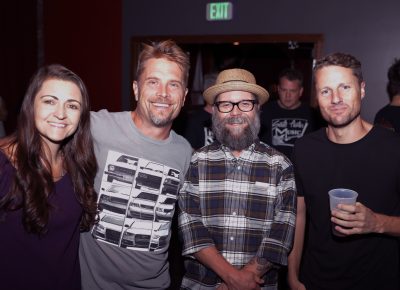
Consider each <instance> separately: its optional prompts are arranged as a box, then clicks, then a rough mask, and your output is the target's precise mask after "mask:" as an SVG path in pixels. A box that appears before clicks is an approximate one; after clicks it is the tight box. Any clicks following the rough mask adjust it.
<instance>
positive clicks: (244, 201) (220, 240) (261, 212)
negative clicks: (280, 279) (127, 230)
mask: <svg viewBox="0 0 400 290" xmlns="http://www.w3.org/2000/svg"><path fill="white" fill-rule="evenodd" d="M179 207H180V214H179V230H180V235H181V237H182V239H183V255H186V256H188V257H189V259H187V260H186V261H185V268H186V274H185V277H184V280H183V283H182V288H183V289H191V290H192V289H215V287H216V286H217V285H218V284H219V283H221V280H220V278H219V277H218V276H217V275H216V274H215V273H214V272H213V271H212V270H211V269H209V268H207V267H205V266H203V265H202V264H201V263H199V262H198V261H197V260H196V259H195V258H194V257H193V256H192V254H193V253H196V252H198V251H199V250H201V249H203V248H206V247H209V246H215V247H216V248H217V249H218V250H219V251H220V253H221V254H222V255H223V256H224V257H225V259H226V260H227V261H228V262H230V263H231V264H232V265H233V266H235V267H236V268H238V269H240V268H242V267H243V266H244V265H246V264H247V263H248V262H249V260H250V259H251V258H253V257H255V256H257V257H262V258H265V259H267V260H268V261H269V262H271V263H273V264H274V265H276V266H279V265H287V256H288V253H289V251H290V249H291V247H292V243H293V235H294V226H295V215H296V212H295V211H296V188H295V182H294V174H293V167H292V164H291V162H290V161H289V159H287V158H286V157H285V156H284V155H282V154H280V153H279V152H277V151H276V150H274V149H272V148H271V147H269V146H268V145H266V144H264V143H262V142H259V141H257V142H256V143H254V144H252V145H251V146H250V147H249V148H248V149H246V150H243V151H242V152H241V155H240V157H239V158H235V157H234V156H233V155H232V153H231V152H230V150H229V149H228V148H226V147H225V146H223V145H221V144H220V143H218V142H214V143H213V144H211V145H210V146H206V147H204V148H202V149H200V150H199V151H197V152H195V153H194V154H193V156H192V160H191V164H190V167H189V170H188V172H187V175H186V180H185V183H184V185H183V187H182V189H181V192H180V197H179ZM263 278H264V280H265V284H264V285H263V287H262V289H276V287H277V270H276V269H272V270H270V271H269V272H267V273H266V275H265V276H264V277H263Z"/></svg>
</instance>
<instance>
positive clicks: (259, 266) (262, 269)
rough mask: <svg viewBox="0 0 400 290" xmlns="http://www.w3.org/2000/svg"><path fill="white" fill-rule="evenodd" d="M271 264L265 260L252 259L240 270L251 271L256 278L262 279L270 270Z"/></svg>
mask: <svg viewBox="0 0 400 290" xmlns="http://www.w3.org/2000/svg"><path fill="white" fill-rule="evenodd" d="M272 266H273V265H272V263H270V262H268V260H267V259H265V258H260V257H253V258H252V259H251V260H250V261H249V262H248V263H247V264H246V265H245V266H244V267H243V268H242V269H243V270H246V271H251V272H253V273H254V274H255V275H257V276H258V277H260V278H261V277H262V276H264V275H265V273H267V272H268V271H269V270H270V269H271V268H272Z"/></svg>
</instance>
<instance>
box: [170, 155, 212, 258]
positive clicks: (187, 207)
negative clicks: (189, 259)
mask: <svg viewBox="0 0 400 290" xmlns="http://www.w3.org/2000/svg"><path fill="white" fill-rule="evenodd" d="M196 156H197V154H196V153H195V154H194V155H193V158H192V161H191V163H190V166H189V169H188V172H187V174H186V178H185V182H184V184H183V186H182V189H181V191H180V195H179V201H178V205H179V219H178V227H179V234H180V236H181V238H182V242H183V245H182V255H190V254H193V253H196V252H198V251H200V250H201V249H203V248H207V247H209V246H213V245H214V242H213V240H212V238H211V236H210V234H209V232H208V230H207V228H206V227H205V226H204V224H203V222H202V217H201V216H202V215H201V210H200V198H199V174H198V162H197V158H196Z"/></svg>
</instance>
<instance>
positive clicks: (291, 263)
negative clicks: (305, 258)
mask: <svg viewBox="0 0 400 290" xmlns="http://www.w3.org/2000/svg"><path fill="white" fill-rule="evenodd" d="M305 227H306V204H305V202H304V197H302V196H300V197H297V216H296V229H295V233H294V244H293V249H292V251H291V252H290V254H289V259H288V283H289V287H290V289H292V290H300V289H305V287H304V285H303V284H302V283H301V282H300V280H299V270H300V261H301V255H302V252H303V244H304V232H305Z"/></svg>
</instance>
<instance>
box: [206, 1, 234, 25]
mask: <svg viewBox="0 0 400 290" xmlns="http://www.w3.org/2000/svg"><path fill="white" fill-rule="evenodd" d="M232 16H233V5H232V3H231V2H215V3H208V4H207V20H208V21H217V20H231V19H232Z"/></svg>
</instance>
